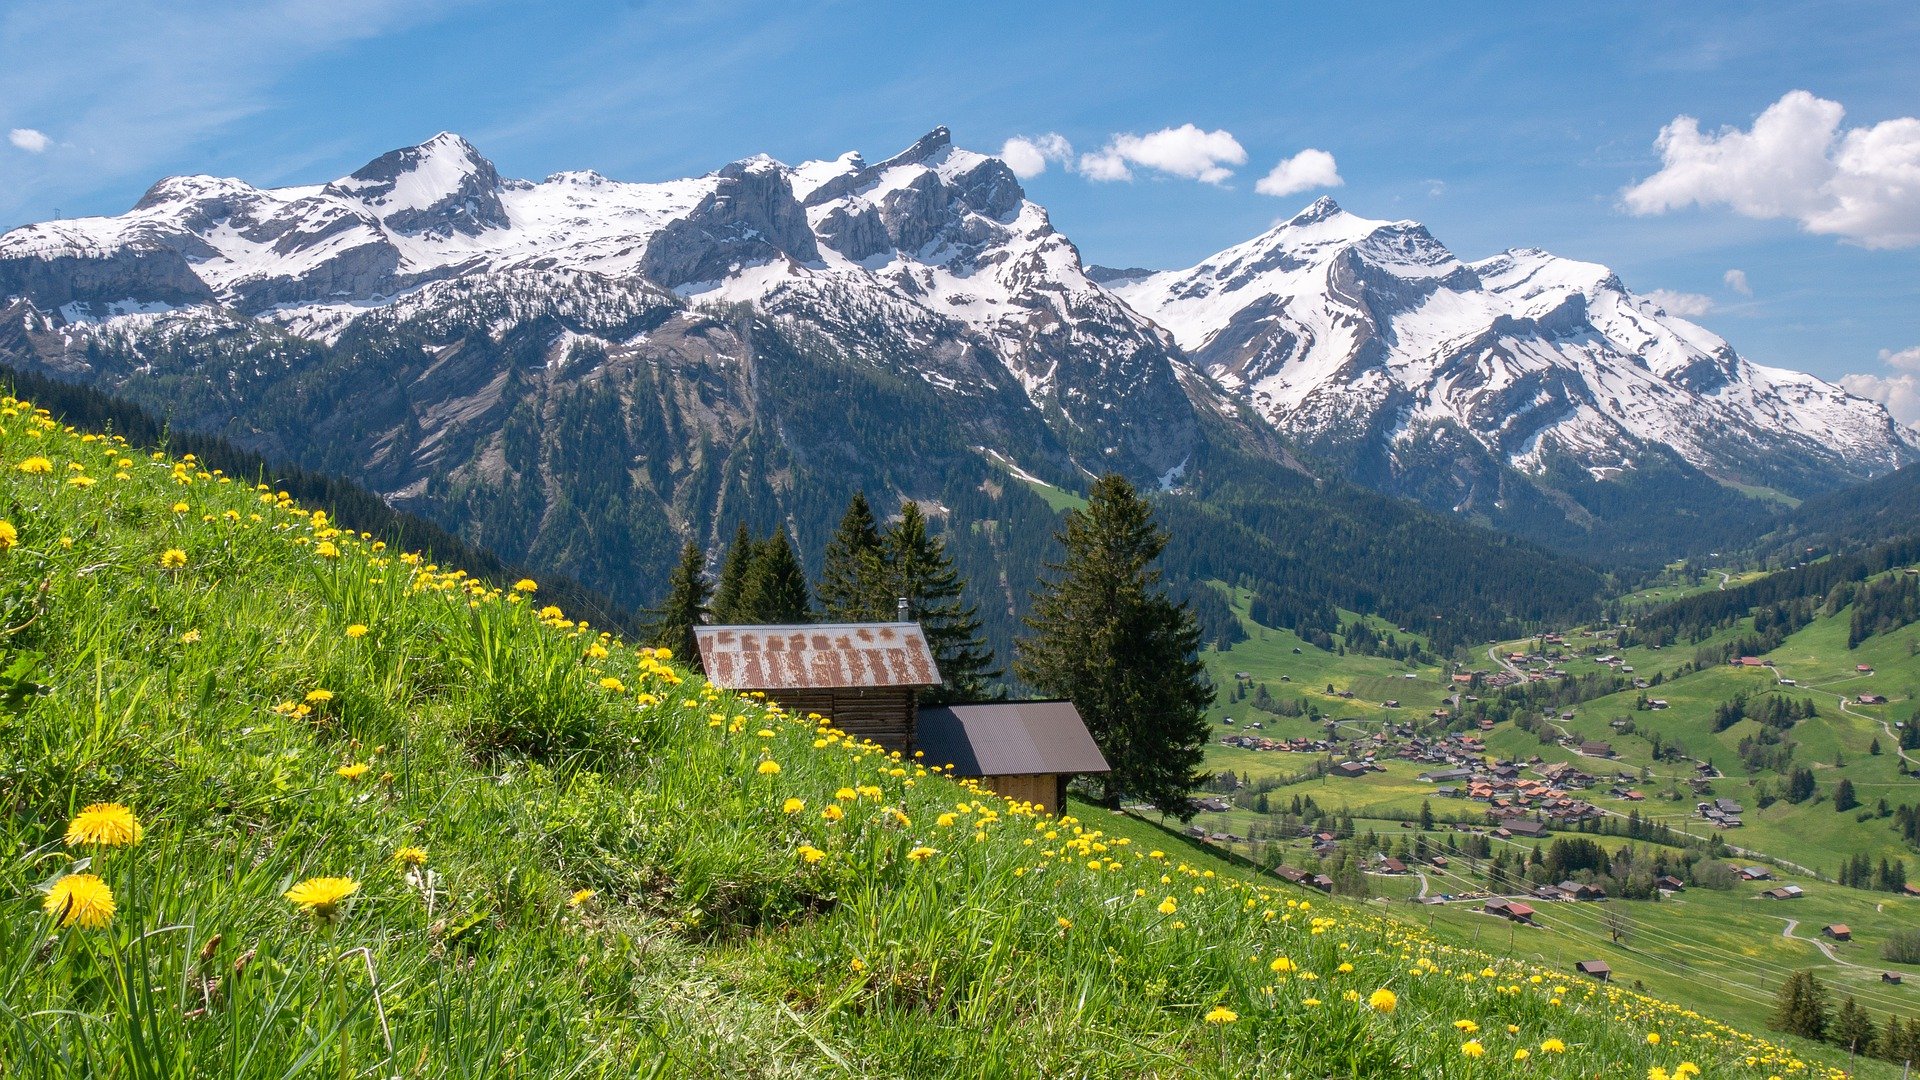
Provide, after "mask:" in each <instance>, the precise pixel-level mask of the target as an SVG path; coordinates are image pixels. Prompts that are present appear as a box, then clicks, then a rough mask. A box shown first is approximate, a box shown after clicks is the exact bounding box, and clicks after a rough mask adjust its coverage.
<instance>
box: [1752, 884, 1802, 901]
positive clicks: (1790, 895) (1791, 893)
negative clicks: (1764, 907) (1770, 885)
mask: <svg viewBox="0 0 1920 1080" xmlns="http://www.w3.org/2000/svg"><path fill="white" fill-rule="evenodd" d="M1805 895H1807V894H1806V892H1805V891H1804V890H1802V889H1801V888H1800V886H1798V885H1782V886H1780V887H1779V888H1777V889H1768V890H1767V891H1766V892H1763V893H1761V894H1760V897H1761V899H1763V900H1798V899H1800V898H1801V897H1803V896H1805Z"/></svg>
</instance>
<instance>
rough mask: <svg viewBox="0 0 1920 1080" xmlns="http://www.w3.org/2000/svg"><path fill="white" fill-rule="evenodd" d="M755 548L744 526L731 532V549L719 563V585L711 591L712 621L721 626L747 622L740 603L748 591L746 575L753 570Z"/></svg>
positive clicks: (742, 523) (728, 549) (743, 524)
mask: <svg viewBox="0 0 1920 1080" xmlns="http://www.w3.org/2000/svg"><path fill="white" fill-rule="evenodd" d="M754 554H755V545H754V542H753V534H752V533H751V532H748V531H747V523H746V522H744V521H743V522H741V523H740V527H739V528H737V529H735V530H734V533H733V546H731V547H729V548H727V557H726V560H725V561H724V562H722V563H721V564H720V584H719V586H718V587H716V588H715V589H714V590H713V603H712V608H713V621H714V622H717V623H721V624H723V625H738V624H740V623H745V622H750V621H752V620H750V619H748V618H746V610H745V609H744V608H743V607H742V606H741V604H740V600H741V597H742V595H743V594H744V593H745V592H746V588H747V572H748V571H750V570H752V569H753V561H754Z"/></svg>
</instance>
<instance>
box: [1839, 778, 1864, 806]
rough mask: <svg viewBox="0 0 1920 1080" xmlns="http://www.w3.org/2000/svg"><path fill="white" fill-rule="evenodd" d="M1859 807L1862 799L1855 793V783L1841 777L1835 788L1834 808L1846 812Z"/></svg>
mask: <svg viewBox="0 0 1920 1080" xmlns="http://www.w3.org/2000/svg"><path fill="white" fill-rule="evenodd" d="M1859 805H1860V798H1859V796H1857V795H1855V794H1854V792H1853V781H1851V780H1849V779H1847V778H1846V777H1844V776H1843V777H1841V778H1840V782H1839V783H1838V784H1836V785H1834V788H1833V808H1834V809H1835V810H1839V811H1843V812H1844V811H1847V810H1851V809H1853V808H1854V807H1856V806H1859Z"/></svg>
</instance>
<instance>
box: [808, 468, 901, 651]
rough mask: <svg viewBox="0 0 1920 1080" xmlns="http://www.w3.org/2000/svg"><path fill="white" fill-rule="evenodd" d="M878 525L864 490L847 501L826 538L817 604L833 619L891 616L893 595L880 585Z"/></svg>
mask: <svg viewBox="0 0 1920 1080" xmlns="http://www.w3.org/2000/svg"><path fill="white" fill-rule="evenodd" d="M879 578H880V529H879V527H878V526H877V525H876V524H875V523H874V520H873V510H872V508H871V507H869V506H868V505H867V496H866V493H865V492H860V491H856V492H854V493H853V498H852V499H850V500H848V502H847V512H846V515H845V516H844V517H842V518H841V519H840V528H839V529H838V530H837V531H836V532H835V533H834V534H833V539H831V540H829V541H827V551H826V564H825V565H824V566H823V567H822V568H821V571H820V588H819V589H818V592H819V594H820V606H821V608H822V609H824V610H825V612H826V617H827V618H828V619H829V620H832V621H835V622H867V621H872V620H877V619H886V618H892V617H893V599H892V598H890V597H887V596H885V595H883V593H884V592H885V590H884V589H883V588H882V587H881V585H880V580H879Z"/></svg>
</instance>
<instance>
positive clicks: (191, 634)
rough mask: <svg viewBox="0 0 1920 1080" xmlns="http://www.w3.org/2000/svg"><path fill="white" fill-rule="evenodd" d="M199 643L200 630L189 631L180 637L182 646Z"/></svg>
mask: <svg viewBox="0 0 1920 1080" xmlns="http://www.w3.org/2000/svg"><path fill="white" fill-rule="evenodd" d="M199 641H200V631H198V630H189V631H187V632H186V633H184V634H181V635H180V644H182V645H195V644H198V643H199Z"/></svg>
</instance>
